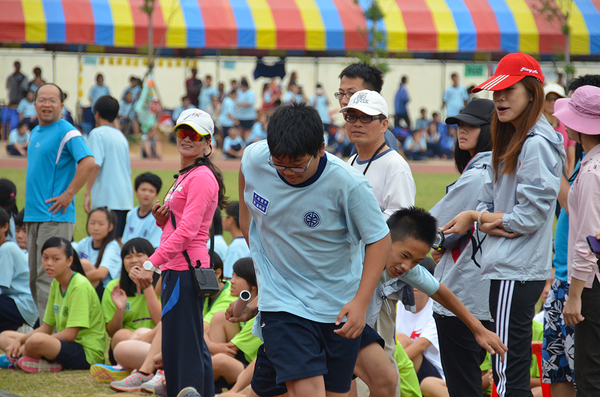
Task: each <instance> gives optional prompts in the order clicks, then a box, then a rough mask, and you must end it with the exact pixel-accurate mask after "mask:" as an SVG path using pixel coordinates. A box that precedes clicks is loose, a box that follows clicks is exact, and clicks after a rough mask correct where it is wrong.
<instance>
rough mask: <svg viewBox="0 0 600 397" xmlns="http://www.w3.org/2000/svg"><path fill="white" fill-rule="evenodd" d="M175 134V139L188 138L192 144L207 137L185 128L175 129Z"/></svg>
mask: <svg viewBox="0 0 600 397" xmlns="http://www.w3.org/2000/svg"><path fill="white" fill-rule="evenodd" d="M175 134H176V135H177V138H179V139H185V138H187V137H189V138H190V140H191V141H192V142H200V141H201V140H203V139H204V138H206V137H208V136H209V135H200V134H198V133H197V132H196V131H194V130H190V129H187V128H177V129H176V130H175Z"/></svg>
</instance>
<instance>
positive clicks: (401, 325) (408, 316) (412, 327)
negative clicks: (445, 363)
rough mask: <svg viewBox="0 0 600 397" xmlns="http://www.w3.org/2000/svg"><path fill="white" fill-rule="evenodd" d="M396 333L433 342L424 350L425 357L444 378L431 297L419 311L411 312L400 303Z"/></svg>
mask: <svg viewBox="0 0 600 397" xmlns="http://www.w3.org/2000/svg"><path fill="white" fill-rule="evenodd" d="M396 333H398V334H405V335H407V336H408V337H409V338H410V339H411V340H412V341H413V342H414V341H416V340H417V339H419V338H425V339H427V340H428V341H429V342H431V344H430V345H429V347H428V348H427V350H425V352H423V357H425V358H426V359H427V360H428V361H429V362H430V363H431V364H433V366H434V367H435V368H436V369H437V370H438V372H439V373H440V375H442V378H444V380H445V379H446V378H445V377H444V370H443V369H442V362H441V360H440V350H439V343H438V335H437V328H436V326H435V320H434V319H433V300H432V299H429V300H428V301H427V304H426V305H425V307H424V308H423V310H421V311H420V312H418V313H411V312H409V311H408V310H406V309H404V306H403V305H398V309H397V314H396Z"/></svg>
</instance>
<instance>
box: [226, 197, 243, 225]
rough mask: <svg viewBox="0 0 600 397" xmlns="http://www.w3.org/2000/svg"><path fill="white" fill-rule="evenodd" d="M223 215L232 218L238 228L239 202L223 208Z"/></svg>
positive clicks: (233, 202)
mask: <svg viewBox="0 0 600 397" xmlns="http://www.w3.org/2000/svg"><path fill="white" fill-rule="evenodd" d="M225 213H226V214H227V215H228V216H230V217H231V218H233V220H234V221H235V224H236V225H237V227H240V202H239V201H232V202H231V204H229V205H228V206H227V208H225Z"/></svg>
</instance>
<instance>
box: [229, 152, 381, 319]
mask: <svg viewBox="0 0 600 397" xmlns="http://www.w3.org/2000/svg"><path fill="white" fill-rule="evenodd" d="M268 159H269V147H268V145H267V142H266V141H261V142H257V143H255V144H252V145H250V146H248V147H247V148H246V150H245V151H244V156H243V158H242V166H241V169H242V172H243V174H244V178H245V181H246V185H245V190H244V192H240V195H241V194H242V193H243V197H244V201H245V202H246V205H247V206H248V209H249V211H250V213H251V215H252V221H251V224H250V232H249V240H250V252H251V256H252V259H253V261H254V266H255V269H256V277H257V281H258V284H259V285H260V288H261V292H260V295H259V298H258V299H259V300H258V306H259V310H260V311H269V312H278V311H282V312H287V313H291V314H294V315H296V316H299V317H302V318H305V319H308V320H311V321H315V322H320V323H334V322H335V321H336V318H337V316H338V314H339V312H340V310H341V308H342V307H343V306H344V305H345V304H346V303H348V302H350V301H351V300H352V299H353V298H354V297H355V295H356V292H357V290H358V285H359V283H360V279H361V275H362V270H363V263H362V259H361V258H362V255H361V252H360V244H359V243H360V241H361V240H363V241H364V242H365V244H372V243H375V242H377V241H379V240H381V239H382V238H384V237H385V236H386V235H387V234H388V232H389V229H388V227H387V225H386V223H385V221H384V219H383V214H382V212H381V210H380V209H379V205H378V204H377V200H376V199H375V196H374V195H373V191H372V189H371V187H370V186H369V183H368V182H367V179H366V178H365V177H364V175H362V174H361V173H360V172H358V171H357V170H355V169H353V168H352V167H351V166H349V165H348V164H346V163H345V162H343V161H342V160H340V159H338V158H337V157H335V156H334V155H331V154H329V153H326V154H325V155H324V156H323V157H321V158H320V160H319V166H318V169H317V171H316V173H315V175H313V176H312V177H311V178H309V179H308V180H307V181H305V182H303V183H301V184H297V185H291V184H289V183H288V182H287V181H285V180H284V179H283V178H282V177H281V176H280V174H279V173H278V172H277V170H275V169H274V168H272V167H271V166H269V164H268ZM313 161H316V159H314V160H313Z"/></svg>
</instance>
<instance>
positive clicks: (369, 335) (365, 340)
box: [360, 324, 385, 349]
mask: <svg viewBox="0 0 600 397" xmlns="http://www.w3.org/2000/svg"><path fill="white" fill-rule="evenodd" d="M373 342H377V343H379V346H381V348H382V349H383V347H384V346H385V341H384V340H383V338H382V337H381V335H379V334H378V333H377V331H375V330H374V329H373V328H371V327H370V326H369V325H368V324H367V325H365V329H363V332H362V335H361V338H360V347H361V348H362V347H365V346H368V345H370V344H371V343H373Z"/></svg>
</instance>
